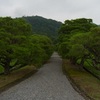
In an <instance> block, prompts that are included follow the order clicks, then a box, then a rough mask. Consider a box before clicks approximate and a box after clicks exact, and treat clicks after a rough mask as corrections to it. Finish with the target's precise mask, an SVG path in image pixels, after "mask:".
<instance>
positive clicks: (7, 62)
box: [0, 17, 53, 74]
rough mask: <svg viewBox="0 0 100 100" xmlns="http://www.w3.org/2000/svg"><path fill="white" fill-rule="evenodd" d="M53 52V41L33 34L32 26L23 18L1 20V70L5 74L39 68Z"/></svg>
mask: <svg viewBox="0 0 100 100" xmlns="http://www.w3.org/2000/svg"><path fill="white" fill-rule="evenodd" d="M52 52H53V44H52V41H51V40H50V39H49V38H48V37H47V36H43V35H42V36H41V35H36V34H33V33H32V28H31V25H30V24H28V23H27V22H26V21H25V20H23V19H22V18H15V19H12V18H10V17H4V18H2V17H1V18H0V68H1V67H3V68H4V73H5V74H9V73H10V71H11V70H12V69H16V68H20V67H23V66H26V65H32V64H33V65H35V66H36V67H39V66H41V65H42V64H43V63H44V62H45V61H46V60H48V59H49V57H50V56H51V54H52Z"/></svg>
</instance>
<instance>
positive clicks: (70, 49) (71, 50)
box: [58, 18, 100, 70]
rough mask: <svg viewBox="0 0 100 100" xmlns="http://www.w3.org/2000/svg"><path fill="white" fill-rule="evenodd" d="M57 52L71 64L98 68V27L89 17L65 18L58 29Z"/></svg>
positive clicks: (99, 32)
mask: <svg viewBox="0 0 100 100" xmlns="http://www.w3.org/2000/svg"><path fill="white" fill-rule="evenodd" d="M58 41H59V43H58V52H59V54H60V55H62V57H63V58H67V59H70V61H71V62H72V63H73V64H80V65H81V68H82V67H84V63H87V64H88V65H89V66H92V67H94V68H96V69H98V70H100V27H99V26H98V25H96V24H94V23H93V22H92V20H91V19H86V18H80V19H75V20H66V21H65V23H64V24H63V25H62V27H61V28H60V31H59V39H58Z"/></svg>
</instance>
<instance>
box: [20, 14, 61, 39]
mask: <svg viewBox="0 0 100 100" xmlns="http://www.w3.org/2000/svg"><path fill="white" fill-rule="evenodd" d="M22 18H23V19H25V20H26V21H27V22H28V23H29V24H31V26H32V31H33V33H35V34H42V35H46V36H48V37H50V38H51V39H52V40H53V41H55V39H56V38H57V37H58V30H59V28H60V27H61V25H62V23H61V22H58V21H55V20H52V19H46V18H43V17H40V16H27V17H22Z"/></svg>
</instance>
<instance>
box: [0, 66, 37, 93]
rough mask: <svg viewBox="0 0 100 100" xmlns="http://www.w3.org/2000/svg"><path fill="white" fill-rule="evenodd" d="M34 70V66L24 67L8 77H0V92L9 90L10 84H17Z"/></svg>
mask: <svg viewBox="0 0 100 100" xmlns="http://www.w3.org/2000/svg"><path fill="white" fill-rule="evenodd" d="M35 71H36V68H35V67H34V66H25V67H22V68H20V69H18V70H14V71H12V72H11V73H10V74H9V75H0V92H2V91H3V90H5V88H9V86H10V84H12V83H14V84H16V83H17V80H20V81H21V79H23V78H25V76H27V77H28V75H29V74H30V73H34V72H35Z"/></svg>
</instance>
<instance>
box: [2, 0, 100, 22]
mask: <svg viewBox="0 0 100 100" xmlns="http://www.w3.org/2000/svg"><path fill="white" fill-rule="evenodd" d="M99 9H100V0H19V1H18V0H0V16H12V17H18V16H24V15H26V16H27V15H28V16H30V15H40V16H43V17H47V18H52V19H55V20H61V21H64V20H66V19H74V18H77V17H78V18H79V17H86V18H92V19H93V20H94V22H95V23H98V24H100V20H99V18H100V14H99Z"/></svg>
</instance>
